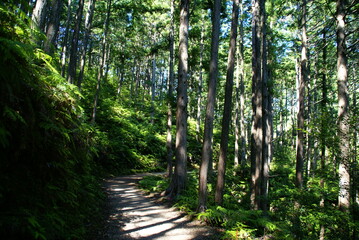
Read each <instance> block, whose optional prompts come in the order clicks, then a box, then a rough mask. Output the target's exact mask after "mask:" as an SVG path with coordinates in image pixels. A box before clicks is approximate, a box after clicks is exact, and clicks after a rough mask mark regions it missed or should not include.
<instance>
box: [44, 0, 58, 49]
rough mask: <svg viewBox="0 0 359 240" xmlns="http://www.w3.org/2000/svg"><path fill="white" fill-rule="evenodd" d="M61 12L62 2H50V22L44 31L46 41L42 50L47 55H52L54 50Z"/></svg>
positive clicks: (55, 0) (56, 0)
mask: <svg viewBox="0 0 359 240" xmlns="http://www.w3.org/2000/svg"><path fill="white" fill-rule="evenodd" d="M61 10H62V0H52V3H51V16H50V22H49V24H48V25H47V29H46V41H45V46H44V50H45V52H46V53H47V54H49V55H52V54H53V49H54V48H55V42H56V39H57V34H58V31H59V26H60V16H61Z"/></svg>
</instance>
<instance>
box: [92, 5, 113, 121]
mask: <svg viewBox="0 0 359 240" xmlns="http://www.w3.org/2000/svg"><path fill="white" fill-rule="evenodd" d="M111 3H112V0H109V1H108V3H107V4H108V5H107V13H106V20H105V23H104V33H103V38H102V55H101V58H100V66H99V69H98V74H97V85H96V92H95V97H94V104H93V110H92V119H91V123H92V124H94V123H95V121H96V114H97V105H98V100H99V95H100V89H101V80H102V77H103V75H104V73H103V72H104V66H105V65H106V60H107V59H106V57H107V56H108V53H107V51H109V47H108V44H107V33H108V29H109V23H110V14H111Z"/></svg>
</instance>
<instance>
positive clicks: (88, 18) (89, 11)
mask: <svg viewBox="0 0 359 240" xmlns="http://www.w3.org/2000/svg"><path fill="white" fill-rule="evenodd" d="M95 2H96V0H88V3H87V4H88V8H87V12H86V18H85V36H84V40H83V48H82V52H81V59H80V72H79V76H78V79H77V86H78V87H79V88H80V89H81V84H82V80H83V77H84V70H85V62H86V54H87V46H88V42H89V40H90V33H91V25H92V18H93V12H94V10H95Z"/></svg>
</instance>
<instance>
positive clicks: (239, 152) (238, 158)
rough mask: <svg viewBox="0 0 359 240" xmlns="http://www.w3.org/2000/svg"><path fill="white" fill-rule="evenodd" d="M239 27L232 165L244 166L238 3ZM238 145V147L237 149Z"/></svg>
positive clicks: (241, 7)
mask: <svg viewBox="0 0 359 240" xmlns="http://www.w3.org/2000/svg"><path fill="white" fill-rule="evenodd" d="M240 16H241V17H240V23H239V24H240V26H239V35H240V37H239V44H238V45H239V46H238V48H239V50H238V55H239V59H238V60H237V80H236V116H235V149H234V152H235V154H234V156H235V157H234V165H235V166H238V164H239V162H240V163H241V165H242V166H244V164H245V162H246V128H245V125H244V99H245V98H244V48H243V39H244V32H243V19H244V17H243V3H242V2H240ZM239 143H240V147H239Z"/></svg>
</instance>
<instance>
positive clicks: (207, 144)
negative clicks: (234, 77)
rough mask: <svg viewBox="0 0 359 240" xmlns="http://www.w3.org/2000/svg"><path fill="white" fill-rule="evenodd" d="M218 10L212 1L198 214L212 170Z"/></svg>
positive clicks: (217, 4) (200, 210) (219, 6)
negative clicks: (209, 173)
mask: <svg viewBox="0 0 359 240" xmlns="http://www.w3.org/2000/svg"><path fill="white" fill-rule="evenodd" d="M220 8H221V0H214V5H213V13H212V25H213V26H212V42H211V60H210V66H209V83H208V95H207V107H206V119H205V124H204V137H203V147H202V162H201V169H200V173H199V197H198V211H199V212H203V211H204V210H205V209H206V202H207V177H208V171H209V170H212V138H213V120H214V106H215V100H216V85H217V78H218V45H219V31H220Z"/></svg>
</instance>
